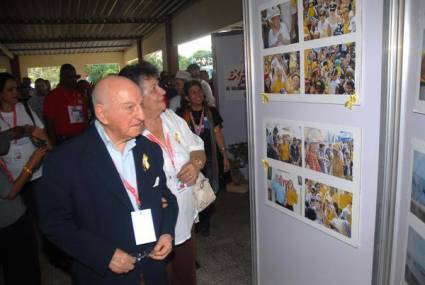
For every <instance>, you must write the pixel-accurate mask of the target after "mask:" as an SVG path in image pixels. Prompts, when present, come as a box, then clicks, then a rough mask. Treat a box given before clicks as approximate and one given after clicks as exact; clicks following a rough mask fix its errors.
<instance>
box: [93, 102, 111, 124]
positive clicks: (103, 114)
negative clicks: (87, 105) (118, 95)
mask: <svg viewBox="0 0 425 285" xmlns="http://www.w3.org/2000/svg"><path fill="white" fill-rule="evenodd" d="M94 113H95V114H96V119H98V120H99V122H101V123H102V124H103V125H107V124H108V116H107V110H106V108H105V106H104V105H102V104H96V105H95V106H94Z"/></svg>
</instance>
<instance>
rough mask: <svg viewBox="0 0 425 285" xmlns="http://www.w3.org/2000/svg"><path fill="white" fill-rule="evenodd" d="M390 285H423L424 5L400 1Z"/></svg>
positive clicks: (424, 212) (420, 0)
mask: <svg viewBox="0 0 425 285" xmlns="http://www.w3.org/2000/svg"><path fill="white" fill-rule="evenodd" d="M398 20H399V21H400V22H401V23H402V24H404V37H403V39H401V41H402V45H401V47H402V50H403V54H402V59H401V60H402V62H403V69H402V80H401V98H402V101H401V114H400V117H401V125H400V130H401V133H400V147H399V154H398V155H399V159H398V161H399V164H398V175H397V177H399V181H398V183H397V204H396V211H395V227H394V243H393V254H392V257H393V260H392V267H391V268H392V270H391V272H390V274H391V285H395V284H409V285H416V284H425V192H424V185H425V184H424V182H425V180H424V179H425V129H424V128H423V125H424V123H425V97H424V94H425V93H424V92H425V91H424V90H425V89H424V88H425V45H424V40H425V36H424V33H425V2H424V1H422V0H413V1H405V8H404V15H403V17H399V18H398Z"/></svg>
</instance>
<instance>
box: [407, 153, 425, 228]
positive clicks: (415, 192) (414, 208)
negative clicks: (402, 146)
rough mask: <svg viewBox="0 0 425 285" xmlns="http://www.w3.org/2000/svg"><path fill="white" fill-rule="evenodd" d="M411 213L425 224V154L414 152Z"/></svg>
mask: <svg viewBox="0 0 425 285" xmlns="http://www.w3.org/2000/svg"><path fill="white" fill-rule="evenodd" d="M411 195H412V196H411V200H410V211H411V212H412V213H413V214H414V215H415V216H416V217H418V219H420V220H421V221H422V222H424V223H425V154H424V153H422V152H419V151H417V150H415V151H414V152H413V169H412V194H411Z"/></svg>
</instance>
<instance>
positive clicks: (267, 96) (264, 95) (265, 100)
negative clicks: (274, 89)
mask: <svg viewBox="0 0 425 285" xmlns="http://www.w3.org/2000/svg"><path fill="white" fill-rule="evenodd" d="M261 98H262V99H263V103H264V104H267V103H269V101H270V98H269V94H267V93H261Z"/></svg>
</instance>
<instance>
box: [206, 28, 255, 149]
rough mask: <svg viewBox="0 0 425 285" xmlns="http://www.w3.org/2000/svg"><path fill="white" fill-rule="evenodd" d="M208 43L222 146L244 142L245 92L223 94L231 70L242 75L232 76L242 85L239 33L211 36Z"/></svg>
mask: <svg viewBox="0 0 425 285" xmlns="http://www.w3.org/2000/svg"><path fill="white" fill-rule="evenodd" d="M211 41H212V45H213V52H214V55H215V68H216V70H215V74H214V77H215V82H214V83H216V84H215V88H216V92H215V93H216V94H217V95H218V102H219V110H220V114H221V116H222V117H223V121H224V123H223V125H224V128H223V135H224V138H225V140H226V145H227V146H228V145H230V144H234V143H240V142H247V132H246V129H247V124H246V99H245V89H244V90H238V91H234V90H233V91H232V90H226V88H227V87H229V80H228V78H229V75H230V72H232V71H233V70H235V71H236V70H238V71H237V72H239V71H243V74H242V72H241V74H239V75H236V76H243V79H242V78H241V79H240V80H243V81H245V56H244V42H243V33H242V32H241V33H239V34H234V33H230V34H229V33H223V34H222V35H220V34H213V36H212V38H211ZM236 81H238V80H236ZM243 86H245V84H243Z"/></svg>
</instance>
